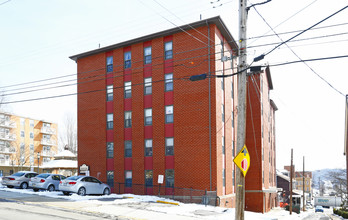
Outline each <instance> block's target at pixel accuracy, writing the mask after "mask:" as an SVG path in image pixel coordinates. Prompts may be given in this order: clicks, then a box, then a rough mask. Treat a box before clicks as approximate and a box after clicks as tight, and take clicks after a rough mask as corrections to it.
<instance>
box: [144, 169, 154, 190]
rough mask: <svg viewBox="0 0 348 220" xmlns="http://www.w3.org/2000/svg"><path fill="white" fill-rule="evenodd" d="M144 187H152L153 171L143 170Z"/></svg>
mask: <svg viewBox="0 0 348 220" xmlns="http://www.w3.org/2000/svg"><path fill="white" fill-rule="evenodd" d="M145 185H146V187H152V186H153V171H152V170H145Z"/></svg>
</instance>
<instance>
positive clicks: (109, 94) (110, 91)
mask: <svg viewBox="0 0 348 220" xmlns="http://www.w3.org/2000/svg"><path fill="white" fill-rule="evenodd" d="M113 98H114V86H113V85H108V86H106V101H112V100H113Z"/></svg>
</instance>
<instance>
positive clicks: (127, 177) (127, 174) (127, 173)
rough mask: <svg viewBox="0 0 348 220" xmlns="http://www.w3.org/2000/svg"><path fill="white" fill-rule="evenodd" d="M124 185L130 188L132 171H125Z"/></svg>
mask: <svg viewBox="0 0 348 220" xmlns="http://www.w3.org/2000/svg"><path fill="white" fill-rule="evenodd" d="M125 183H126V185H125V186H126V187H132V171H129V170H127V171H125Z"/></svg>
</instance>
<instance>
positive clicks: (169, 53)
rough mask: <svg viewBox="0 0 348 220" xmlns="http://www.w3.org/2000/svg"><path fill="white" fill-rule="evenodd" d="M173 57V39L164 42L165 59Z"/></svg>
mask: <svg viewBox="0 0 348 220" xmlns="http://www.w3.org/2000/svg"><path fill="white" fill-rule="evenodd" d="M172 58H173V41H169V42H165V43H164V59H165V60H168V59H172Z"/></svg>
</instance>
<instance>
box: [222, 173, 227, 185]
mask: <svg viewBox="0 0 348 220" xmlns="http://www.w3.org/2000/svg"><path fill="white" fill-rule="evenodd" d="M222 186H223V187H225V186H226V171H225V168H224V169H222Z"/></svg>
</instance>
